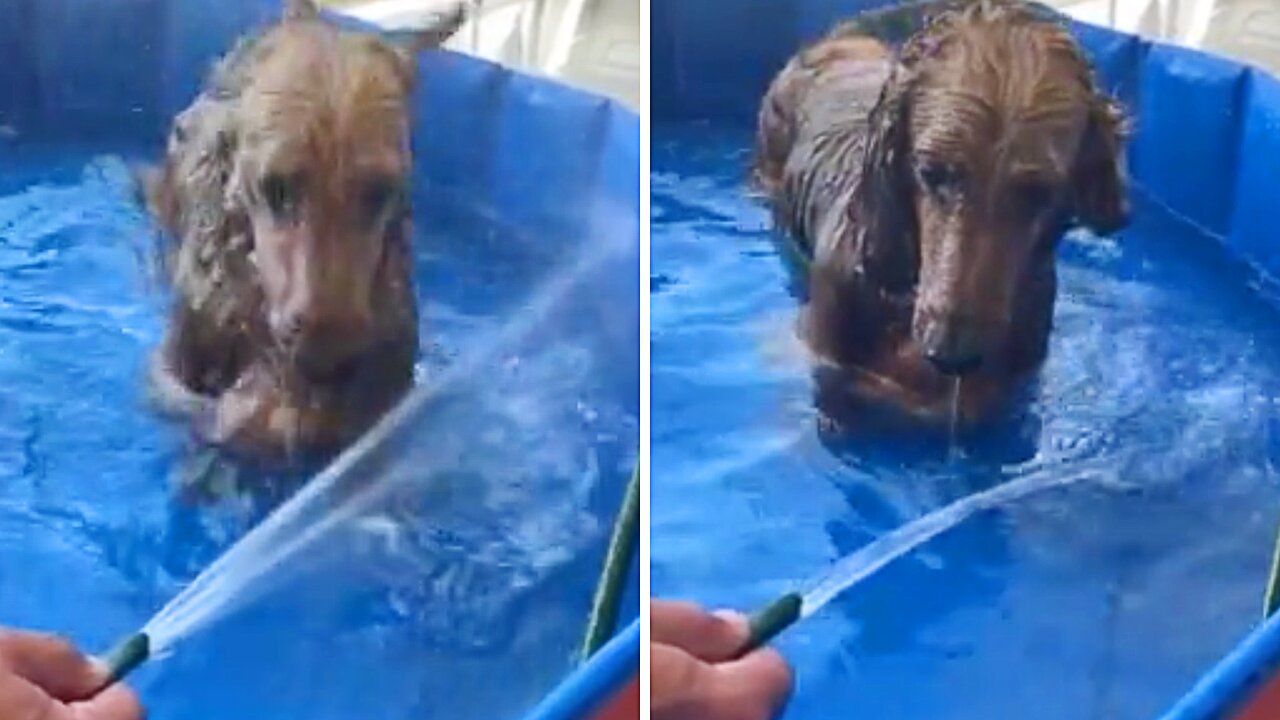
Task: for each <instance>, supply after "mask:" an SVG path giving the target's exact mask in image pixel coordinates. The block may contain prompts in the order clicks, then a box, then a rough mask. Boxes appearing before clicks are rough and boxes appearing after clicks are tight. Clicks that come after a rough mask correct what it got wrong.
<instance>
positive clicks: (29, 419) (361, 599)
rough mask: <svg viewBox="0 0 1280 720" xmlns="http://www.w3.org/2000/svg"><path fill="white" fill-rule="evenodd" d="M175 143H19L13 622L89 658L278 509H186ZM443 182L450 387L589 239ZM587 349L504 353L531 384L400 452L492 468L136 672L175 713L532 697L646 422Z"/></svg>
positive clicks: (593, 567) (11, 322) (2, 320)
mask: <svg viewBox="0 0 1280 720" xmlns="http://www.w3.org/2000/svg"><path fill="white" fill-rule="evenodd" d="M150 155H151V150H150V149H149V148H142V149H139V148H119V147H85V148H69V147H57V148H50V147H33V146H21V147H18V146H12V145H0V568H3V571H0V624H7V625H16V626H25V627H34V628H40V629H45V630H50V631H55V632H59V633H64V634H66V635H68V636H70V637H72V638H74V639H75V640H76V641H77V642H79V643H82V644H83V645H84V646H86V647H88V648H90V649H105V648H106V647H107V646H109V645H110V644H112V643H113V642H114V641H116V640H117V639H119V638H120V637H122V636H123V635H125V634H126V633H131V632H133V631H135V630H136V629H138V628H139V627H141V626H142V625H143V623H145V622H146V621H147V619H148V618H150V617H151V615H152V614H153V613H154V612H156V611H157V610H158V609H159V608H160V607H161V606H162V605H164V603H165V602H166V601H168V600H169V598H170V597H172V596H173V595H175V594H176V593H177V592H178V591H179V590H180V589H181V588H182V587H183V586H184V585H186V584H187V583H189V582H190V581H191V580H192V578H194V577H195V576H196V575H197V574H198V573H199V572H200V571H201V570H202V569H203V568H204V567H206V566H207V565H208V564H209V563H210V562H211V561H212V560H213V559H214V558H216V557H217V556H218V555H219V554H220V553H221V552H222V551H223V550H225V549H226V548H227V547H228V546H230V545H231V544H232V543H233V542H235V540H236V539H237V538H238V537H240V535H241V534H242V533H243V532H244V531H245V529H246V527H247V526H248V525H249V524H250V523H251V522H252V521H253V520H254V516H253V515H252V514H246V513H245V512H244V510H243V508H242V506H241V504H239V503H236V502H227V503H223V504H219V505H215V506H201V507H193V506H187V505H184V504H182V503H181V502H177V501H176V500H175V496H174V493H173V492H172V491H171V487H170V483H171V482H172V481H173V479H174V472H175V468H177V467H179V466H180V465H181V464H182V458H183V457H184V454H185V440H184V437H183V435H182V433H181V432H180V430H179V429H178V428H176V427H174V426H172V425H169V424H166V423H164V422H162V421H160V420H158V419H157V418H156V417H154V416H153V415H152V414H151V413H149V412H148V411H147V410H146V409H145V408H144V407H143V405H142V395H141V391H140V385H139V372H140V370H141V368H142V363H143V361H144V359H145V357H146V353H147V352H148V351H149V350H150V348H151V347H152V346H153V345H154V343H155V342H156V341H157V340H158V338H159V337H160V333H161V331H162V329H163V314H162V312H161V309H162V307H163V304H162V299H161V298H159V297H158V296H157V295H156V294H154V292H153V288H152V287H150V286H149V285H148V282H147V277H146V274H145V273H144V272H143V264H142V260H143V258H144V257H145V251H146V249H147V247H148V246H147V243H148V242H149V241H150V239H151V238H150V232H151V230H150V227H149V225H148V223H147V221H146V218H145V217H143V216H142V215H141V214H140V213H139V211H138V210H137V209H136V208H135V207H134V205H133V203H132V196H131V193H132V188H131V186H130V180H129V172H128V169H127V166H128V164H129V163H131V162H134V161H135V160H137V159H139V158H143V157H148V156H150ZM420 190H421V192H419V193H418V196H416V197H415V206H416V216H417V217H418V219H419V221H418V222H417V223H416V227H415V234H416V242H417V250H418V266H417V268H416V271H417V278H418V282H419V290H420V295H421V296H422V302H421V306H422V308H423V324H424V329H423V333H422V337H423V340H424V347H423V356H424V357H423V362H422V365H421V368H420V370H421V372H422V375H423V377H424V378H430V377H432V376H433V373H437V372H438V371H439V370H440V369H441V368H445V367H447V366H450V364H451V363H452V362H453V361H454V359H455V358H456V357H457V356H458V355H459V353H460V352H461V351H462V350H463V349H465V348H467V347H469V346H470V343H472V342H473V341H474V340H475V339H476V338H478V337H482V336H484V335H486V334H487V333H492V332H493V331H494V330H495V328H496V327H497V326H498V325H499V323H500V322H502V319H503V318H508V317H519V316H520V315H521V313H522V311H523V310H524V308H525V303H526V301H527V300H528V296H529V295H530V294H531V293H532V291H533V289H534V288H535V287H537V286H538V285H539V284H541V283H542V282H543V281H544V280H545V279H546V278H545V276H546V275H547V274H548V273H549V272H551V270H549V269H551V268H556V267H558V266H560V265H563V264H564V259H565V258H564V257H563V256H564V255H565V254H566V253H567V252H568V251H567V250H566V248H565V247H563V246H560V245H556V244H554V243H548V242H545V241H544V242H539V241H538V239H536V238H527V237H521V236H520V234H519V233H516V232H513V231H512V230H510V229H509V228H504V227H502V226H500V225H498V224H496V223H495V222H494V221H493V220H492V219H491V216H492V213H488V214H486V213H483V212H481V211H479V210H476V209H473V208H460V207H457V206H455V205H451V204H450V203H449V202H447V201H444V200H440V199H439V198H438V197H436V196H433V195H432V192H431V190H430V189H429V188H421V189H420ZM584 337H585V336H584ZM575 338H576V336H569V335H567V334H566V336H565V337H563V338H560V339H559V340H558V341H557V342H556V343H553V344H548V345H547V346H546V347H545V348H544V349H543V351H540V352H537V353H529V354H525V355H522V356H519V357H511V358H504V362H505V361H509V362H506V364H505V365H504V368H506V367H509V368H510V372H509V373H508V374H506V375H502V376H500V377H493V378H489V377H485V378H482V379H481V380H482V382H480V383H478V384H479V385H482V386H483V387H481V388H480V389H475V388H472V390H474V393H475V394H474V395H472V396H469V398H468V401H467V402H465V403H459V404H457V405H460V406H461V407H460V408H457V409H456V410H454V411H450V412H454V414H452V415H449V414H447V413H446V414H441V415H439V416H436V417H434V418H433V419H432V421H431V422H429V423H424V425H423V427H422V432H423V433H424V435H425V436H427V437H429V438H430V441H429V442H424V443H423V444H421V445H420V446H419V450H421V452H419V453H416V454H412V455H411V457H407V458H404V459H402V460H401V461H400V462H399V464H398V465H397V466H396V467H398V468H399V469H400V470H402V471H404V470H406V468H407V469H408V470H409V471H412V472H425V470H424V468H426V467H427V466H429V465H430V464H431V463H436V464H437V465H439V464H440V463H441V462H443V457H444V455H443V454H444V453H446V452H448V453H449V455H448V456H447V457H448V460H449V462H452V463H454V464H455V466H456V467H457V468H458V469H459V473H461V472H463V471H465V472H466V473H470V474H468V475H466V476H465V478H461V480H465V483H464V482H461V480H460V481H459V483H458V484H457V486H456V489H452V490H448V489H447V488H448V487H450V486H447V485H446V486H445V487H446V490H441V491H438V492H435V493H434V494H432V495H431V496H430V500H431V508H430V509H429V511H428V510H424V511H423V514H422V515H421V516H418V517H415V518H411V519H410V520H405V519H404V517H403V512H401V515H400V516H396V515H394V514H389V513H386V512H383V510H385V508H382V507H378V508H374V509H373V510H371V511H369V512H366V513H364V514H363V515H362V516H361V517H359V518H357V521H355V522H352V523H348V524H345V525H343V526H342V527H341V530H342V532H340V533H335V540H334V542H330V543H328V544H325V543H319V544H318V545H317V546H316V547H315V548H313V549H312V550H311V551H309V552H308V553H307V554H306V557H305V559H306V561H307V562H305V563H302V566H300V567H299V566H294V565H290V566H289V567H287V568H285V569H287V570H288V571H289V575H288V577H287V578H286V577H283V576H280V577H272V578H271V580H273V588H272V590H273V592H272V593H270V594H268V595H264V596H263V597H261V598H260V599H259V600H258V601H257V602H255V603H253V604H252V605H250V606H247V607H245V608H244V611H243V612H242V613H240V614H238V615H235V616H232V617H229V618H227V619H226V620H225V621H223V622H221V623H219V624H218V625H217V627H216V628H208V629H206V631H205V632H202V633H200V634H199V635H198V636H195V637H192V638H189V639H188V640H186V641H184V642H183V644H182V645H181V646H180V648H179V649H177V650H176V651H175V652H174V654H173V655H172V656H171V657H169V658H165V659H158V660H155V661H153V662H151V663H149V664H148V665H146V666H144V667H143V668H142V669H141V670H140V671H139V672H138V673H137V674H136V675H135V676H134V677H133V680H135V681H136V682H137V683H138V686H139V688H140V689H141V691H142V694H143V699H144V701H145V702H146V703H147V705H148V706H149V710H150V712H151V717H156V718H166V717H183V718H194V719H196V720H199V719H200V718H226V717H271V718H308V720H316V719H318V718H332V719H334V720H338V719H341V720H349V718H353V717H378V718H406V720H407V719H408V718H417V719H420V718H431V717H439V718H444V717H478V716H487V715H492V716H494V717H515V716H518V714H519V713H520V712H522V711H523V710H525V709H527V708H529V707H531V706H532V704H533V703H534V702H535V701H536V700H537V699H538V698H540V697H541V696H542V695H543V694H544V693H545V692H546V691H547V690H548V689H549V688H550V687H551V686H552V685H554V684H555V683H556V682H558V681H559V680H560V679H561V678H562V677H563V676H564V674H565V672H566V671H567V670H568V669H569V668H570V667H571V666H572V663H573V660H574V657H573V655H574V651H575V650H576V649H577V646H578V643H579V642H580V641H581V637H582V634H581V633H582V629H583V627H582V626H583V622H584V619H585V616H586V611H587V608H588V606H589V603H590V596H591V590H592V588H593V587H594V582H595V579H596V573H597V572H598V568H599V562H600V558H601V555H602V553H603V544H604V541H605V538H607V535H608V530H609V527H608V525H609V520H608V518H609V517H610V513H611V512H612V509H613V508H616V507H617V502H618V499H619V497H620V494H621V489H620V488H619V489H618V490H617V491H616V492H613V491H607V490H602V488H601V485H600V479H601V478H603V477H610V478H612V477H623V478H625V477H626V475H627V474H629V472H630V467H631V463H632V462H633V458H634V454H633V453H634V445H633V443H634V440H633V439H629V438H631V435H630V434H628V433H627V432H622V430H623V429H625V428H627V427H628V426H629V425H628V424H629V423H630V424H631V426H632V427H633V423H634V421H633V420H630V419H628V418H629V417H630V415H629V413H626V412H624V410H623V409H622V408H620V407H618V406H617V405H616V404H610V401H609V398H611V397H616V394H615V395H611V394H610V393H609V392H606V391H604V390H602V389H601V387H600V385H601V384H603V383H605V382H607V381H606V380H603V379H601V378H603V377H605V376H603V375H601V374H600V369H599V367H597V365H598V364H599V363H601V362H603V361H602V360H601V357H603V356H602V355H600V353H599V352H598V349H597V348H594V347H589V346H587V345H585V344H583V345H575V344H574V340H575ZM585 342H586V341H584V343H585ZM584 378H595V379H596V380H598V381H599V382H598V383H595V384H593V381H589V380H586V379H584ZM530 388H537V393H534V394H530V392H531V391H530ZM459 392H462V390H459ZM481 410H483V412H481ZM486 413H487V414H486ZM570 428H576V429H578V432H576V433H575V432H571V431H570ZM482 429H483V430H484V431H485V433H486V434H485V435H484V436H483V437H477V436H476V433H478V432H479V431H480V430H482ZM552 430H555V431H556V434H555V436H554V439H555V442H552V441H551V440H549V439H548V433H549V432H551V431H552ZM607 432H612V433H614V435H612V436H610V437H612V439H611V440H610V439H608V437H606V434H607ZM464 449H469V450H473V451H474V452H476V453H478V454H479V455H481V456H482V457H481V458H480V459H475V458H471V459H468V458H469V456H468V455H467V454H466V452H463V450H464ZM428 450H430V451H431V452H427V451H428ZM424 453H426V454H425V455H424ZM431 453H436V454H435V455H434V456H431ZM422 502H425V501H422ZM399 509H400V510H401V511H403V508H399ZM432 513H434V514H432ZM410 522H412V523H413V524H412V526H410V525H409V524H408V523H410ZM283 573H284V569H280V570H276V569H273V571H272V573H271V574H272V575H273V576H276V575H283ZM495 678H501V679H500V680H495Z"/></svg>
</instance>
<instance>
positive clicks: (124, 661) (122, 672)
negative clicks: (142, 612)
mask: <svg viewBox="0 0 1280 720" xmlns="http://www.w3.org/2000/svg"><path fill="white" fill-rule="evenodd" d="M150 656H151V639H150V638H148V637H147V634H146V633H143V632H140V633H135V634H133V635H130V636H129V637H127V638H125V639H124V640H123V641H121V643H120V644H119V645H116V646H115V647H114V648H112V649H111V651H110V652H108V653H107V654H106V655H104V656H103V657H102V658H101V660H102V664H103V665H105V666H106V668H107V680H106V681H105V682H104V683H103V684H102V687H100V688H98V692H102V691H103V690H106V689H107V688H109V687H111V686H112V685H114V684H116V683H117V682H119V681H120V680H121V679H123V678H124V676H126V675H128V674H129V673H131V672H133V671H134V669H136V668H137V667H138V666H139V665H141V664H142V663H144V662H146V660H147V658H148V657H150Z"/></svg>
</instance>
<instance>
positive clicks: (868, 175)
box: [847, 64, 920, 292]
mask: <svg viewBox="0 0 1280 720" xmlns="http://www.w3.org/2000/svg"><path fill="white" fill-rule="evenodd" d="M916 77H917V75H916V73H915V71H914V70H913V69H912V68H911V67H908V66H906V65H902V64H899V65H898V66H897V67H896V68H895V69H894V72H893V76H892V77H890V79H889V81H888V82H887V83H885V85H884V88H883V89H882V90H881V92H880V99H879V101H878V102H877V103H876V106H875V108H873V109H872V111H871V114H870V117H869V118H868V123H869V126H868V134H867V148H866V153H865V155H864V156H863V160H862V172H861V182H860V183H859V184H858V189H857V191H856V194H855V196H854V201H853V203H851V204H850V207H849V208H848V210H847V212H849V213H850V214H851V217H850V218H849V220H850V225H851V226H852V227H862V228H864V230H865V232H866V238H865V240H864V241H863V243H861V245H862V248H863V253H864V255H863V257H861V258H850V259H851V260H853V262H855V263H862V264H865V265H866V266H867V267H865V268H864V269H863V272H865V273H866V274H867V275H868V276H870V277H874V278H876V279H877V280H878V281H880V283H881V284H882V285H883V286H884V287H885V289H886V290H889V291H893V292H902V291H906V290H909V289H910V288H911V287H912V286H914V285H915V282H916V278H917V276H918V270H919V265H920V241H919V231H918V227H919V224H918V223H917V220H916V213H915V185H914V182H913V181H912V175H911V173H912V168H911V143H910V134H911V130H910V117H909V115H910V106H911V100H912V98H913V97H914V95H915V87H916V85H917V79H916ZM855 268H856V266H855Z"/></svg>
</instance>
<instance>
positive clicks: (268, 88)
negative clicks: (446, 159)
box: [140, 0, 464, 461]
mask: <svg viewBox="0 0 1280 720" xmlns="http://www.w3.org/2000/svg"><path fill="white" fill-rule="evenodd" d="M458 8H459V9H458V11H457V12H456V13H454V14H452V15H450V16H448V17H446V18H443V19H442V20H441V21H440V22H439V23H438V24H437V25H435V26H434V27H432V28H429V29H425V30H423V31H421V32H418V33H416V34H415V35H413V36H412V38H411V39H408V40H406V41H405V42H404V43H392V42H389V41H387V40H384V39H382V38H379V37H375V36H372V35H368V34H362V33H356V32H348V31H345V30H342V29H339V28H338V27H337V26H335V25H333V24H331V23H330V22H328V21H326V20H325V19H323V18H322V17H321V15H320V14H319V12H318V10H317V8H316V7H315V6H314V5H313V4H312V1H311V0H290V1H289V2H288V3H287V5H286V8H285V11H284V15H283V18H282V20H281V21H280V22H279V23H277V24H276V25H274V26H273V27H271V28H270V29H268V30H267V31H266V32H264V33H262V34H260V35H257V36H255V37H252V38H249V39H246V40H243V41H242V42H241V43H240V44H239V45H238V46H237V47H236V48H235V49H234V50H233V51H232V52H231V53H229V54H228V55H227V56H226V57H225V58H223V59H222V60H221V62H220V63H219V64H218V65H217V66H216V67H215V68H214V70H213V72H212V73H211V76H210V78H209V80H208V81H207V83H206V85H205V87H204V89H203V91H202V93H201V94H200V95H199V96H198V97H197V99H196V100H195V101H194V103H193V104H192V105H191V106H190V107H188V108H187V109H186V110H185V111H184V112H183V113H181V114H180V115H179V116H178V117H177V119H176V120H175V122H174V123H173V126H172V129H171V132H170V136H169V140H168V148H167V151H166V155H165V157H164V160H163V163H162V164H161V165H160V167H158V168H155V169H151V170H147V171H144V172H143V173H142V174H141V176H140V189H141V194H142V196H143V198H144V200H145V203H146V205H147V207H148V209H149V211H150V212H151V214H152V215H153V216H154V218H155V220H156V222H157V224H158V225H159V226H160V228H161V230H162V232H163V234H164V236H165V238H166V242H165V243H164V247H163V249H162V253H161V256H162V261H163V262H162V266H163V274H164V277H165V279H166V280H167V282H168V284H169V285H170V287H171V289H172V294H173V300H172V303H173V304H172V307H171V310H170V314H169V322H168V328H167V331H166V335H165V338H164V342H163V344H162V346H161V347H160V348H158V350H157V352H156V353H155V355H154V357H153V361H152V364H151V372H150V381H151V386H152V388H153V389H154V392H153V395H154V396H155V397H156V398H157V399H158V400H159V403H160V405H161V408H162V409H164V410H167V411H169V412H171V413H176V414H179V415H182V416H183V417H185V418H189V419H190V420H191V421H192V422H193V425H194V427H195V428H196V430H197V432H198V434H199V436H200V437H201V439H203V440H205V441H207V442H210V443H213V444H215V445H218V446H222V447H225V448H227V449H230V450H233V451H236V452H243V453H246V454H248V455H250V456H252V457H254V458H256V459H263V460H268V461H272V460H282V459H283V460H288V459H290V458H293V457H295V456H297V455H299V454H304V453H305V454H311V453H328V452H333V451H336V450H339V449H341V447H342V446H344V444H346V443H349V442H350V441H352V440H353V439H354V438H355V437H357V436H358V435H360V434H361V433H362V432H364V431H365V430H367V429H368V428H369V427H370V426H371V425H372V424H373V423H374V422H376V420H377V419H378V418H379V417H380V416H381V415H382V414H383V413H384V412H385V411H386V410H388V409H389V408H390V407H391V406H392V405H394V404H395V403H396V402H397V400H398V399H399V398H400V397H401V396H402V395H403V394H404V393H405V392H406V391H407V390H408V389H409V388H410V387H411V386H412V383H413V369H414V363H415V362H416V358H417V352H418V311H417V305H416V299H415V294H414V284H413V278H412V267H413V259H412V253H411V248H410V241H411V234H410V225H409V214H410V213H409V200H408V197H409V194H408V193H409V176H410V173H411V169H412V158H411V155H410V149H409V130H410V116H409V105H410V98H411V94H412V91H413V87H414V84H415V72H414V70H415V67H416V60H415V53H417V52H418V51H420V50H424V49H427V48H433V47H437V46H439V45H441V44H442V43H443V42H444V41H445V40H446V39H447V38H448V37H449V36H450V35H451V34H453V32H455V31H456V30H457V29H458V27H459V26H460V25H461V24H462V22H463V20H464V17H463V12H462V9H461V5H459V6H458Z"/></svg>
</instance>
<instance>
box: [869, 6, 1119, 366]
mask: <svg viewBox="0 0 1280 720" xmlns="http://www.w3.org/2000/svg"><path fill="white" fill-rule="evenodd" d="M1122 145H1123V124H1122V119H1121V115H1120V112H1119V110H1118V108H1117V107H1116V106H1115V105H1114V104H1113V103H1112V101H1111V100H1110V99H1108V98H1107V97H1105V96H1104V95H1103V94H1102V93H1100V92H1099V91H1098V90H1097V89H1096V88H1095V86H1094V80H1093V73H1092V70H1091V68H1090V65H1089V63H1088V61H1087V60H1086V59H1085V58H1084V56H1083V55H1082V53H1081V51H1080V49H1079V47H1078V46H1077V44H1076V43H1075V41H1074V40H1073V39H1072V37H1071V36H1070V35H1069V34H1068V33H1067V31H1066V30H1065V29H1064V28H1062V27H1060V26H1059V25H1058V24H1056V23H1054V22H1052V21H1049V20H1046V19H1044V18H1042V17H1038V16H1037V15H1035V14H1034V13H1033V12H1031V11H1030V10H1029V9H1026V8H1025V7H1023V6H1020V5H1013V4H1008V3H1004V2H988V1H986V0H980V1H979V2H975V3H973V4H971V5H968V6H967V7H965V8H963V9H960V10H957V11H954V12H951V13H949V14H945V15H943V16H940V17H939V18H937V19H936V20H934V21H933V23H932V24H931V25H930V26H929V27H928V28H927V29H925V30H924V31H922V32H921V33H919V34H918V35H916V36H915V37H914V38H913V39H912V40H911V41H910V42H909V43H908V44H907V45H906V47H904V48H903V50H902V53H901V56H900V59H899V62H898V64H897V66H896V67H895V70H894V74H893V77H892V79H891V80H890V81H889V83H887V85H886V87H885V89H884V91H883V94H882V96H881V99H880V102H879V104H878V106H877V107H876V109H875V111H874V112H873V113H872V116H871V137H870V138H869V142H868V151H867V155H866V158H865V163H866V165H865V167H864V168H863V186H862V188H861V189H860V192H859V202H857V203H856V205H855V207H853V208H851V211H853V212H855V213H857V214H858V217H859V221H860V222H861V223H862V224H864V225H865V226H866V227H867V231H868V233H869V235H868V239H869V242H868V243H867V244H866V246H867V248H868V250H867V252H868V257H866V258H865V259H864V262H865V263H867V264H869V265H871V266H872V267H871V268H870V271H871V272H872V273H873V274H874V276H876V277H880V278H884V282H885V284H886V286H887V287H886V289H888V290H890V291H896V292H908V291H910V290H911V289H912V288H914V292H915V311H914V317H913V319H912V335H913V337H914V339H915V341H916V343H917V344H918V345H919V346H920V348H921V350H922V352H923V353H924V354H925V356H926V357H928V358H929V359H930V361H931V362H932V363H933V364H934V366H935V367H936V368H937V369H938V370H940V371H942V372H944V373H946V374H951V375H963V374H965V373H968V372H970V371H972V370H975V369H977V368H978V367H979V366H980V365H981V364H982V363H983V362H984V360H987V359H990V358H991V357H992V356H994V355H995V354H997V353H999V352H1000V351H1001V349H1002V348H1004V347H1006V346H1007V343H1008V342H1009V341H1010V339H1011V337H1012V334H1014V333H1016V332H1017V331H1018V328H1017V327H1016V325H1017V322H1016V317H1017V314H1018V310H1019V304H1020V303H1021V302H1026V301H1027V300H1028V298H1026V297H1025V296H1024V295H1025V291H1026V289H1027V288H1029V287H1031V286H1032V284H1033V283H1037V282H1044V281H1046V279H1047V281H1048V282H1050V283H1051V282H1052V273H1053V271H1054V270H1053V262H1054V250H1055V246H1056V244H1057V241H1058V238H1059V237H1060V236H1061V234H1062V231H1063V230H1065V229H1066V227H1067V226H1068V225H1069V224H1070V223H1073V222H1074V223H1079V224H1082V225H1084V226H1087V227H1089V228H1091V229H1093V230H1094V231H1096V232H1099V233H1104V234H1105V233H1109V232H1113V231H1115V230H1117V229H1119V228H1120V227H1121V226H1123V224H1124V223H1125V221H1126V216H1127V211H1128V210H1127V200H1126V189H1125V180H1124V168H1123V162H1122Z"/></svg>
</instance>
